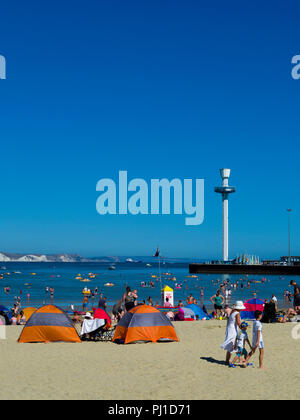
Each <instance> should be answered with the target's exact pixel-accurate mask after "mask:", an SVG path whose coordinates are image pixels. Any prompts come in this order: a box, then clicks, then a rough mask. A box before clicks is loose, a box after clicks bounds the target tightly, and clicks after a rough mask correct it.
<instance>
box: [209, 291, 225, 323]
mask: <svg viewBox="0 0 300 420" xmlns="http://www.w3.org/2000/svg"><path fill="white" fill-rule="evenodd" d="M210 301H211V303H213V304H214V308H215V311H216V317H217V318H218V311H220V316H221V315H222V310H223V306H222V305H223V303H224V302H225V299H224V296H222V295H221V292H220V290H218V291H217V293H216V294H215V295H213V296H212V297H211V298H210Z"/></svg>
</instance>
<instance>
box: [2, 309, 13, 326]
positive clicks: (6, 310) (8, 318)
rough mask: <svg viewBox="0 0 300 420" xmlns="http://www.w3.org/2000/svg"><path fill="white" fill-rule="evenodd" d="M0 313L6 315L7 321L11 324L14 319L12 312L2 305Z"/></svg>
mask: <svg viewBox="0 0 300 420" xmlns="http://www.w3.org/2000/svg"><path fill="white" fill-rule="evenodd" d="M0 312H2V313H4V315H5V317H6V318H7V319H6V320H5V321H6V322H7V323H9V322H10V320H11V317H12V313H11V310H10V309H8V308H6V307H5V306H2V305H0ZM2 321H3V319H2Z"/></svg>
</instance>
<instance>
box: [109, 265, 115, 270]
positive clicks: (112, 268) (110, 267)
mask: <svg viewBox="0 0 300 420" xmlns="http://www.w3.org/2000/svg"><path fill="white" fill-rule="evenodd" d="M108 269H109V270H115V269H116V267H115V266H114V265H110V266H109V267H108Z"/></svg>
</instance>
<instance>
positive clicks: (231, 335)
mask: <svg viewBox="0 0 300 420" xmlns="http://www.w3.org/2000/svg"><path fill="white" fill-rule="evenodd" d="M245 309H246V308H245V306H244V304H243V302H242V301H241V300H238V301H237V302H236V303H235V305H234V307H233V310H232V312H231V314H230V315H229V319H228V323H227V327H226V335H225V341H224V343H223V344H222V345H221V348H222V349H223V350H225V351H226V365H228V366H229V363H230V357H231V353H233V352H234V349H235V342H236V337H237V334H238V328H241V317H240V311H243V310H245Z"/></svg>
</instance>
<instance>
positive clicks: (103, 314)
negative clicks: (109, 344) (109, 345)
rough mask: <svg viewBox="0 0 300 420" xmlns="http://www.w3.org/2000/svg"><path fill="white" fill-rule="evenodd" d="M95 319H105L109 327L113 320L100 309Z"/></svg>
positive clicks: (95, 314)
mask: <svg viewBox="0 0 300 420" xmlns="http://www.w3.org/2000/svg"><path fill="white" fill-rule="evenodd" d="M94 319H105V320H106V322H107V325H109V326H110V325H111V319H110V317H109V315H108V314H107V313H106V312H105V311H104V310H103V309H101V308H98V309H97V310H96V311H95V313H94Z"/></svg>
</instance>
